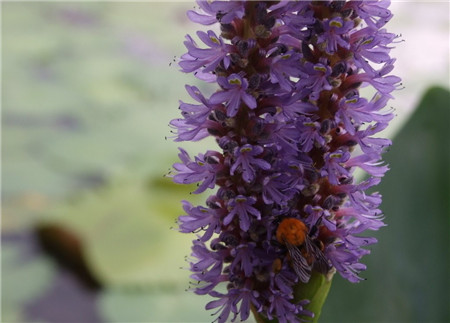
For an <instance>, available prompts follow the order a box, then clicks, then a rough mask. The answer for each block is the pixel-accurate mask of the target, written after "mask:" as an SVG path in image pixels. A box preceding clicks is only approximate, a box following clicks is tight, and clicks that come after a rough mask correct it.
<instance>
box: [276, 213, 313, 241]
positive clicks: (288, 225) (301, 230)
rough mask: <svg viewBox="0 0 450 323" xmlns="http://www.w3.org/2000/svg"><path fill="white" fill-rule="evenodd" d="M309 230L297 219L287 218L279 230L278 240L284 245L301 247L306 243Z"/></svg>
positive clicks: (279, 226)
mask: <svg viewBox="0 0 450 323" xmlns="http://www.w3.org/2000/svg"><path fill="white" fill-rule="evenodd" d="M307 232H308V229H307V228H306V225H305V224H304V223H303V222H302V221H300V220H298V219H295V218H285V219H283V220H282V221H281V223H280V224H279V225H278V228H277V234H276V235H277V240H278V241H279V242H281V243H283V244H287V243H289V244H291V245H293V246H300V245H302V244H303V243H304V242H305V238H306V234H307Z"/></svg>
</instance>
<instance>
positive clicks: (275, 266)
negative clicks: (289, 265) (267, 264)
mask: <svg viewBox="0 0 450 323" xmlns="http://www.w3.org/2000/svg"><path fill="white" fill-rule="evenodd" d="M282 266H283V264H282V263H281V259H280V258H277V259H275V261H274V262H273V263H272V271H273V272H274V273H276V274H278V273H279V272H280V271H281V268H282Z"/></svg>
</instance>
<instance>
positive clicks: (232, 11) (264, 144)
mask: <svg viewBox="0 0 450 323" xmlns="http://www.w3.org/2000/svg"><path fill="white" fill-rule="evenodd" d="M198 6H199V10H198V11H189V12H188V16H189V18H190V19H191V20H192V21H194V22H197V23H200V24H203V25H213V24H218V25H219V27H220V35H217V34H216V33H215V32H213V31H211V30H209V31H206V32H204V31H199V32H197V36H198V38H199V39H200V40H201V41H202V42H203V44H204V46H203V45H202V47H199V46H198V45H197V44H196V43H195V41H194V40H193V38H192V37H191V36H189V35H188V36H186V41H185V45H186V48H187V52H186V53H185V54H184V55H183V56H182V57H181V60H180V63H179V65H180V67H181V69H182V71H183V72H186V73H193V74H194V75H196V76H197V77H198V78H199V79H201V80H206V81H210V82H211V81H212V82H215V83H216V85H217V90H216V91H215V92H214V93H213V94H212V95H210V96H205V95H204V94H202V93H201V91H200V90H199V89H198V88H197V87H195V86H186V90H187V92H188V93H189V95H190V96H191V98H192V99H193V100H194V101H195V102H196V103H194V104H191V103H185V102H180V110H181V118H179V119H175V120H172V121H171V123H170V124H171V126H172V127H173V128H175V131H174V133H175V134H176V135H175V141H197V140H200V139H203V138H205V137H207V136H213V137H214V138H215V139H216V142H217V144H218V146H219V149H218V150H219V151H211V150H210V151H207V152H206V153H204V154H199V155H198V156H196V157H195V158H194V159H191V158H190V157H189V155H188V153H187V152H186V151H185V150H183V149H180V153H179V158H180V160H181V162H179V163H176V164H174V169H175V171H176V173H175V174H174V176H173V177H174V181H175V182H176V183H179V184H191V183H197V185H198V188H197V189H196V190H195V192H194V193H201V192H204V191H206V190H207V189H213V188H216V187H218V189H217V191H216V193H213V194H211V195H210V197H209V198H208V199H207V201H206V206H193V205H192V204H190V203H189V202H186V201H183V210H184V215H182V216H180V217H179V220H178V224H179V230H180V231H181V232H183V233H189V232H192V233H196V234H197V238H196V239H195V240H194V242H193V247H192V258H191V259H190V260H189V261H190V269H191V271H192V275H191V278H192V279H193V280H194V281H195V282H197V283H198V285H197V286H195V289H194V290H195V292H196V293H197V294H200V295H205V294H208V295H210V296H212V297H214V298H216V299H215V300H213V301H211V302H209V303H208V304H207V305H206V308H207V309H214V310H215V311H216V312H215V313H214V315H215V316H216V321H218V322H228V321H230V320H231V321H234V320H236V319H238V318H239V319H240V320H246V319H247V318H248V317H249V315H250V310H252V311H254V312H257V313H258V315H261V316H263V317H264V318H266V319H268V320H272V319H276V320H278V322H301V321H303V318H302V317H307V316H310V317H311V316H313V315H314V314H313V313H311V312H308V311H307V310H306V309H305V306H306V304H307V303H308V300H300V299H296V298H295V297H294V288H298V286H299V285H298V283H299V282H303V283H307V282H308V281H309V280H310V277H311V275H312V273H313V272H318V273H321V274H324V275H327V274H329V273H330V271H331V270H333V268H334V269H335V270H337V272H339V273H340V275H341V276H342V277H344V278H345V279H348V280H349V281H351V282H359V281H360V280H362V279H361V278H360V277H359V273H360V272H361V271H363V270H365V269H366V266H365V265H364V264H362V263H361V258H362V257H363V256H364V255H367V254H369V250H367V249H365V247H366V246H368V245H371V244H374V243H376V239H374V238H372V237H367V236H365V232H366V231H368V230H371V231H375V230H378V229H380V228H381V227H383V226H384V225H385V224H384V222H383V214H382V212H381V210H380V209H379V206H380V204H381V196H380V194H378V193H376V192H375V193H367V190H368V189H370V188H372V187H373V186H375V185H377V184H378V183H379V182H380V180H381V178H382V176H383V175H384V174H385V172H386V171H387V170H388V167H387V165H384V164H383V162H382V159H381V156H382V153H383V151H384V149H385V148H386V147H388V146H389V145H390V144H391V142H390V140H388V139H385V138H379V137H377V134H378V133H379V132H380V131H382V130H384V129H385V128H386V127H387V126H388V124H389V122H390V120H391V119H392V118H393V114H392V110H391V109H389V108H386V105H387V103H388V101H389V99H391V98H392V95H391V93H392V91H394V90H396V89H397V88H398V87H399V82H400V78H398V77H396V76H394V75H390V73H391V71H392V69H393V68H394V62H395V59H394V58H392V57H391V56H390V50H391V48H392V45H391V44H392V43H393V42H394V41H395V39H396V38H397V36H396V35H394V34H391V33H389V32H387V31H386V29H383V27H384V25H385V24H386V23H387V22H388V21H389V20H390V19H391V17H392V14H391V12H390V11H389V10H388V6H389V1H386V0H381V1H375V0H374V1H198ZM205 46H206V47H205ZM361 85H364V86H369V87H371V88H372V89H373V90H374V91H375V94H374V95H373V97H372V98H366V97H363V96H361V95H360V87H361ZM357 169H360V170H363V171H364V172H365V173H367V175H368V178H367V179H366V180H364V181H362V182H356V181H355V179H354V175H353V174H354V171H355V170H357ZM286 223H289V225H293V226H294V227H295V228H297V229H296V231H295V232H296V233H292V234H289V232H288V231H286V228H287V227H289V226H286ZM222 283H226V284H222ZM219 285H220V286H225V285H226V290H225V291H224V290H223V289H222V288H221V292H219V291H217V289H216V288H219Z"/></svg>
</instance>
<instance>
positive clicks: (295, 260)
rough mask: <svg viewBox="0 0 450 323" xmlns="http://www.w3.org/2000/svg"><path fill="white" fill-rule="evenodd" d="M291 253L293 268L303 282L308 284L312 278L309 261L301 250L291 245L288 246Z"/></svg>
mask: <svg viewBox="0 0 450 323" xmlns="http://www.w3.org/2000/svg"><path fill="white" fill-rule="evenodd" d="M286 246H287V249H288V251H289V255H290V256H291V258H292V267H293V268H294V271H295V273H296V274H297V276H298V278H299V279H300V281H301V282H303V283H307V282H308V281H309V278H310V277H311V266H310V265H308V261H307V260H306V259H305V257H303V255H302V252H301V251H300V249H299V248H298V247H296V246H294V245H291V244H290V243H287V244H286Z"/></svg>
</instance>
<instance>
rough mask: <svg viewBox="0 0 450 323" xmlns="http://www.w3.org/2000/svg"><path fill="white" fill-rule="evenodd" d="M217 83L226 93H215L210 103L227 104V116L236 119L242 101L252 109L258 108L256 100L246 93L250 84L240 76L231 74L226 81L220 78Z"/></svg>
mask: <svg viewBox="0 0 450 323" xmlns="http://www.w3.org/2000/svg"><path fill="white" fill-rule="evenodd" d="M217 82H218V83H219V85H220V86H222V88H223V89H224V91H220V92H216V93H214V94H213V95H212V96H211V98H210V102H211V103H213V104H218V103H223V102H226V105H225V106H226V107H227V115H228V116H229V117H234V116H235V115H236V113H237V112H238V110H239V107H240V105H241V101H243V102H244V103H245V104H246V105H247V106H248V107H249V108H250V109H254V108H256V100H255V98H254V97H253V96H251V95H250V94H248V93H247V92H246V90H247V88H248V82H247V80H246V79H245V78H242V77H241V76H240V75H238V74H231V75H230V76H228V77H227V78H226V79H225V78H224V77H220V78H219V79H218V80H217Z"/></svg>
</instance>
